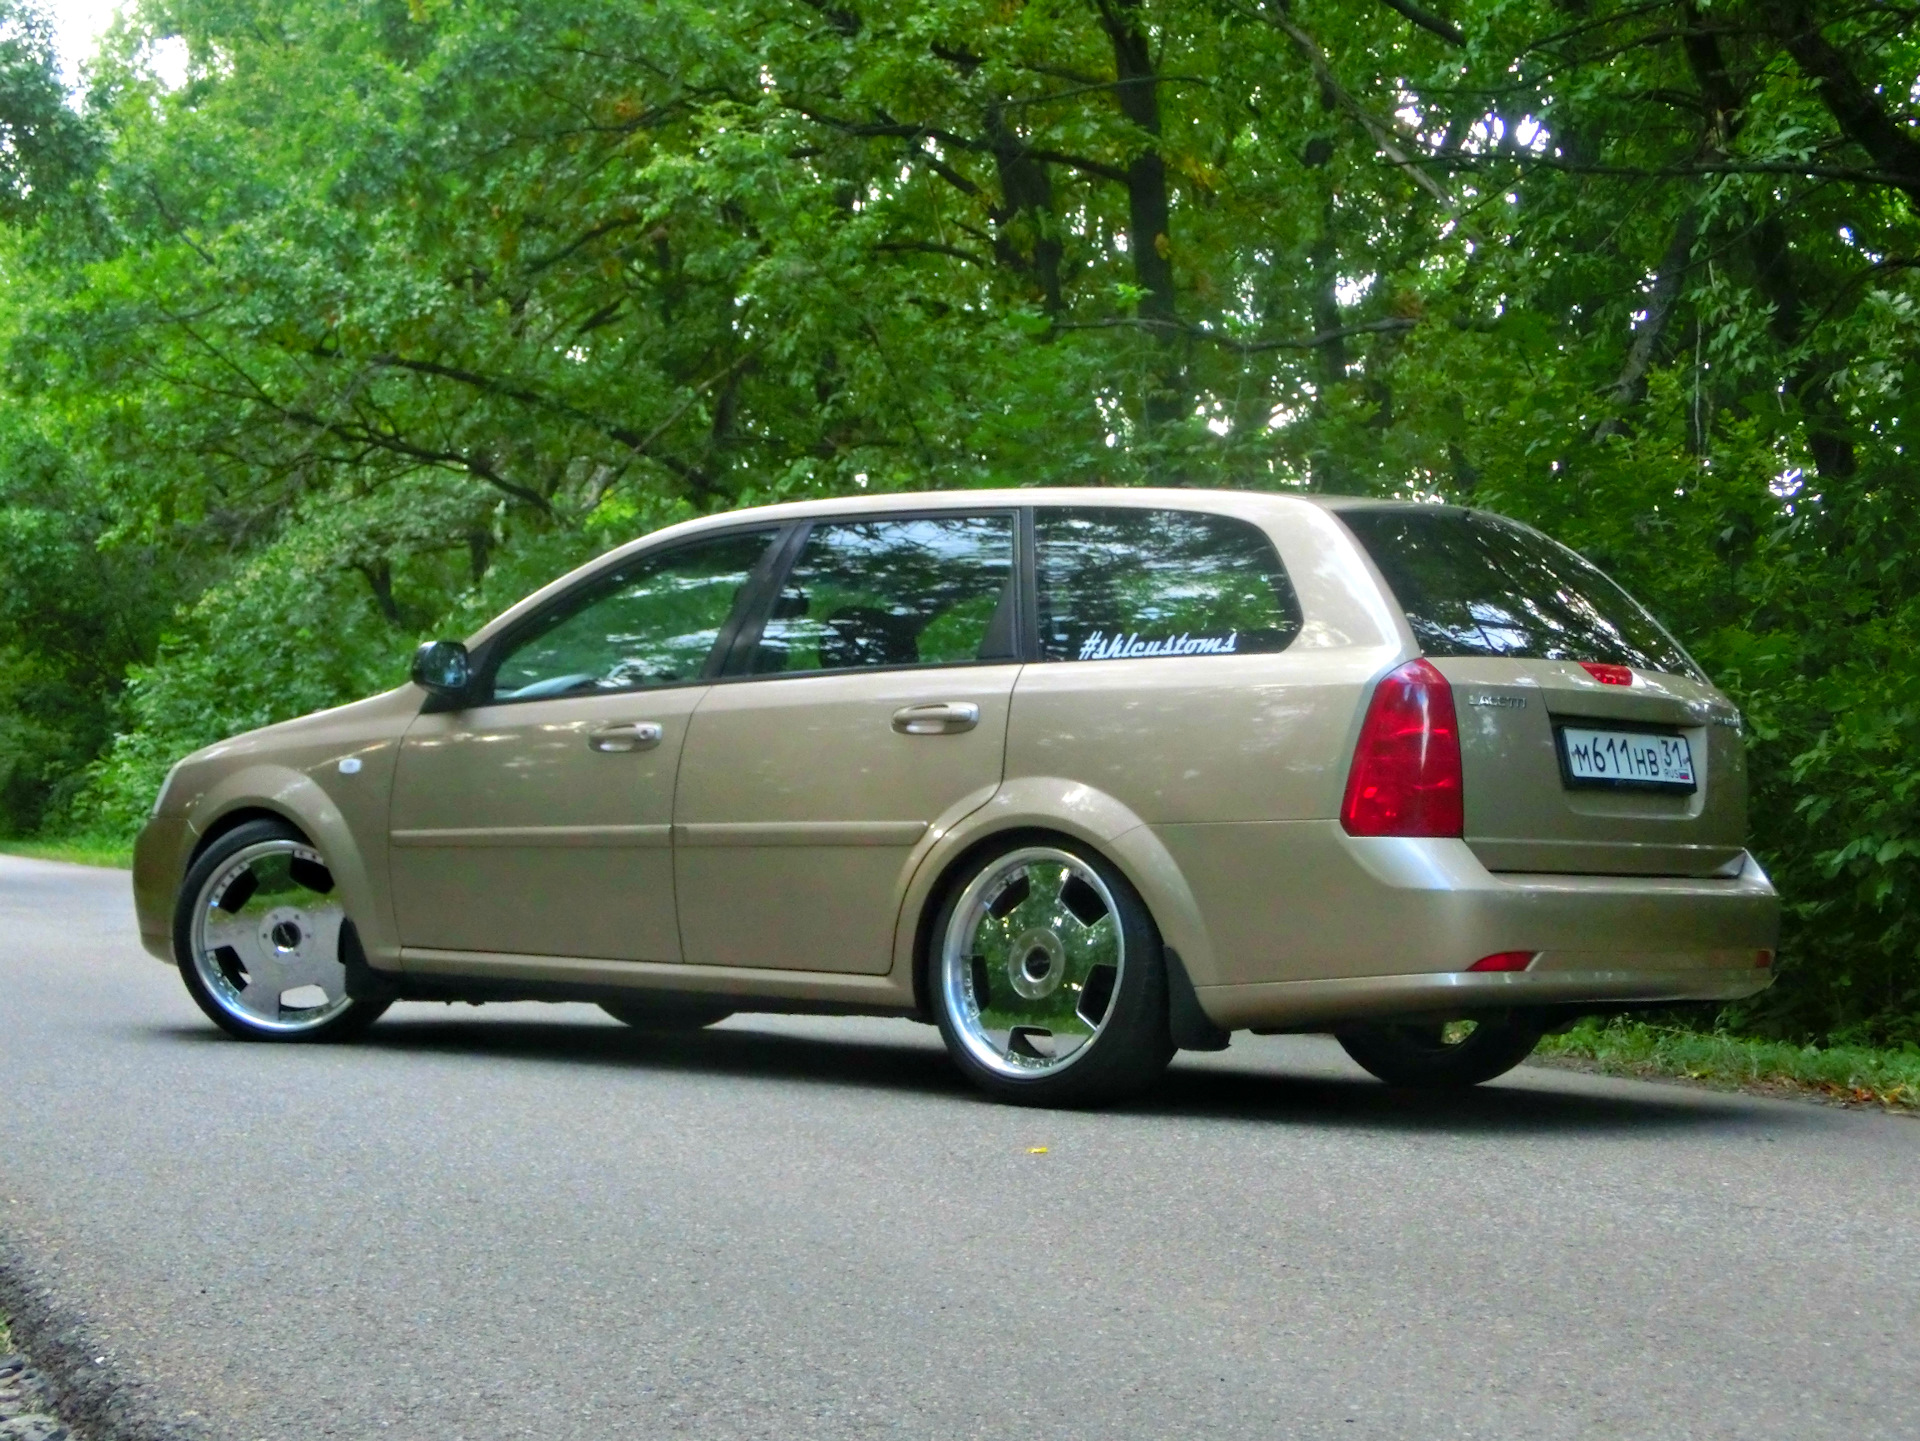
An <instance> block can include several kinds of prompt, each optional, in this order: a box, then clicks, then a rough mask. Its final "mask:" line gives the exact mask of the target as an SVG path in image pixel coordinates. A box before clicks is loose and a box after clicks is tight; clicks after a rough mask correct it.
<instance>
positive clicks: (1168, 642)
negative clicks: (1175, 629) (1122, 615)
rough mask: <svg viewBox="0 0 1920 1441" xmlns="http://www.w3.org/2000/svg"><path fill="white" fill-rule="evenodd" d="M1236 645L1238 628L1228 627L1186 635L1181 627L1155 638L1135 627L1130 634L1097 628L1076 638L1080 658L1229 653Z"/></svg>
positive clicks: (1116, 658) (1098, 658)
mask: <svg viewBox="0 0 1920 1441" xmlns="http://www.w3.org/2000/svg"><path fill="white" fill-rule="evenodd" d="M1239 649H1240V632H1239V631H1237V630H1234V631H1228V632H1227V633H1226V634H1225V635H1189V634H1188V633H1187V632H1185V631H1182V632H1180V634H1179V635H1170V636H1163V637H1161V638H1160V639H1158V640H1142V639H1140V633H1139V632H1138V631H1135V632H1133V633H1132V634H1131V635H1115V636H1109V635H1108V634H1107V633H1106V632H1105V631H1103V630H1097V631H1095V632H1094V633H1093V634H1092V635H1090V636H1088V637H1087V638H1086V639H1085V640H1083V641H1081V642H1080V659H1081V660H1130V659H1132V658H1133V657H1134V656H1140V655H1232V654H1234V653H1235V652H1236V651H1238V650H1239Z"/></svg>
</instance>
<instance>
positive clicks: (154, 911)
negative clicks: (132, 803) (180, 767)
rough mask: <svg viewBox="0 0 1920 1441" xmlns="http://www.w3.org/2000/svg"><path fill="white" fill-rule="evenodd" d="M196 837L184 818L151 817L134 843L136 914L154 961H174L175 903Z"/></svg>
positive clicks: (170, 963) (141, 937)
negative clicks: (176, 892)
mask: <svg viewBox="0 0 1920 1441" xmlns="http://www.w3.org/2000/svg"><path fill="white" fill-rule="evenodd" d="M193 841H194V835H193V830H192V827H190V826H189V825H188V824H187V818H186V817H185V816H184V815H158V816H154V817H152V818H151V819H150V820H149V821H148V822H147V823H146V825H145V826H143V827H142V828H141V830H140V834H139V836H138V837H137V838H136V839H135V841H134V843H133V911H134V915H135V916H136V917H137V918H138V919H139V922H140V944H141V945H143V946H145V947H146V948H147V953H148V954H149V955H151V956H152V957H153V958H154V959H155V960H160V961H165V962H166V963H167V964H168V965H170V966H171V965H173V964H175V962H174V958H173V901H174V893H175V891H177V890H178V889H179V886H180V877H181V875H182V874H183V873H184V872H185V871H186V858H187V855H188V853H189V852H190V851H191V850H192V847H193Z"/></svg>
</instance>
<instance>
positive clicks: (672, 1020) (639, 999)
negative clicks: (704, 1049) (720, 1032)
mask: <svg viewBox="0 0 1920 1441" xmlns="http://www.w3.org/2000/svg"><path fill="white" fill-rule="evenodd" d="M600 1009H601V1010H603V1011H605V1012H606V1013H607V1014H608V1015H609V1016H612V1017H613V1018H614V1019H615V1020H616V1021H622V1022H624V1023H625V1024H627V1025H629V1026H632V1027H633V1028H634V1029H635V1030H636V1031H697V1030H700V1029H701V1028H702V1027H705V1026H711V1025H715V1024H716V1023H718V1022H720V1021H724V1020H726V1018H727V1017H728V1016H731V1015H732V1014H733V1007H732V1006H729V1005H728V1004H727V1003H726V1002H724V1001H708V1000H703V999H701V998H700V997H698V996H674V995H660V996H647V995H639V996H635V997H634V998H633V999H632V1000H630V1001H602V1002H601V1003H600Z"/></svg>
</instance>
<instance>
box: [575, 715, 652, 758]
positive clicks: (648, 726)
mask: <svg viewBox="0 0 1920 1441" xmlns="http://www.w3.org/2000/svg"><path fill="white" fill-rule="evenodd" d="M663 734H664V732H663V731H662V730H661V729H660V726H659V724H658V723H657V722H655V721H621V722H619V723H617V724H615V725H604V726H595V727H594V728H593V729H592V730H590V731H588V732H587V749H589V750H596V751H650V750H652V749H653V748H654V747H655V746H657V745H659V744H660V737H661V736H662V735H663Z"/></svg>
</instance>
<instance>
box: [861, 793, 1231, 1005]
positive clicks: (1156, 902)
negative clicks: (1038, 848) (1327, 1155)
mask: <svg viewBox="0 0 1920 1441" xmlns="http://www.w3.org/2000/svg"><path fill="white" fill-rule="evenodd" d="M1035 830H1042V831H1053V832H1056V833H1058V834H1060V835H1063V836H1067V837H1070V838H1071V839H1073V840H1077V841H1080V842H1082V843H1083V844H1085V845H1087V846H1089V847H1091V848H1092V849H1093V850H1096V851H1098V852H1099V853H1100V854H1101V855H1103V856H1105V857H1106V858H1107V860H1109V861H1111V862H1112V863H1113V864H1114V865H1115V866H1117V867H1119V869H1120V873H1121V874H1122V875H1124V876H1125V877H1126V878H1127V880H1128V881H1129V882H1130V883H1131V884H1132V886H1133V888H1134V889H1135V890H1136V891H1138V892H1139V893H1140V898H1141V899H1142V900H1144V901H1145V902H1146V903H1147V910H1148V911H1149V912H1150V913H1151V914H1152V916H1153V919H1154V924H1155V925H1157V926H1158V927H1159V928H1160V936H1161V939H1162V940H1163V941H1165V942H1166V944H1167V945H1168V946H1170V947H1171V948H1172V949H1174V950H1175V951H1177V952H1179V954H1180V959H1181V960H1182V961H1183V962H1184V963H1185V965H1186V969H1187V974H1188V975H1189V976H1190V977H1191V978H1192V981H1193V984H1194V985H1195V986H1196V987H1198V986H1204V985H1208V984H1210V983H1211V980H1212V978H1213V977H1214V976H1215V974H1216V970H1215V966H1214V960H1213V946H1212V943H1211V942H1210V941H1209V940H1208V938H1207V929H1206V926H1205V925H1204V924H1203V923H1202V921H1201V919H1200V909H1199V907H1198V906H1197V905H1196V904H1195V902H1194V899H1193V892H1192V890H1191V889H1190V888H1189V887H1188V885H1187V881H1186V877H1185V876H1184V875H1182V874H1181V871H1180V868H1179V866H1177V865H1175V864H1174V860H1173V857H1172V856H1171V855H1170V854H1169V853H1168V852H1167V849H1166V847H1165V846H1163V845H1162V844H1161V843H1160V839H1159V837H1158V836H1156V835H1155V834H1154V833H1153V831H1152V829H1151V828H1150V827H1148V826H1147V825H1146V823H1145V822H1143V821H1142V820H1141V819H1140V817H1139V816H1138V815H1136V814H1135V813H1134V812H1133V811H1132V810H1131V809H1129V808H1128V807H1127V806H1125V805H1122V804H1121V803H1120V802H1119V801H1117V800H1115V799H1114V798H1113V797H1112V796H1110V795H1107V794H1106V793H1105V792H1102V791H1097V790H1094V789H1093V788H1092V787H1090V786H1087V785H1084V784H1082V783H1081V782H1079V781H1073V780H1067V779H1065V778H1063V777H1059V776H1025V777H1022V778H1021V779H1019V780H1016V781H1008V782H1007V783H1006V784H1004V785H1002V786H1001V787H1000V788H999V789H998V790H997V791H995V792H994V794H993V797H992V799H990V800H989V801H987V803H986V804H985V805H982V806H979V807H977V808H975V809H973V810H971V811H970V812H969V813H968V814H966V815H965V816H963V817H961V818H960V819H958V820H956V821H954V822H953V823H952V824H951V825H950V826H949V827H948V828H947V829H945V830H944V831H942V832H940V833H939V834H938V835H937V836H935V837H934V838H933V839H932V840H931V842H930V843H929V844H927V846H926V848H925V850H924V852H923V853H922V855H921V857H920V861H919V865H918V866H917V867H916V868H915V870H914V872H913V876H912V879H911V880H910V881H909V882H908V884H907V890H906V895H905V897H904V899H903V901H902V904H901V908H900V917H899V921H898V923H897V924H896V926H895V928H894V953H893V971H892V976H893V978H894V980H895V983H896V984H900V985H902V986H903V988H904V987H905V986H906V985H910V984H912V983H913V981H914V979H915V972H916V970H917V968H918V963H919V950H920V945H921V939H922V936H923V931H924V926H925V925H926V924H928V923H930V922H931V919H932V916H931V912H932V910H933V908H934V907H935V906H937V905H938V904H939V902H940V900H941V898H942V897H943V896H944V895H945V888H946V885H947V882H948V880H949V879H950V876H951V872H952V869H953V866H954V864H955V862H957V861H959V860H960V859H961V857H963V856H964V855H965V854H966V853H967V852H968V851H970V850H972V849H973V848H974V847H975V846H978V845H980V844H981V843H982V842H986V841H990V840H992V839H993V838H994V837H995V836H996V835H1003V834H1007V835H1010V834H1013V833H1016V832H1019V831H1035ZM922 999H924V998H922Z"/></svg>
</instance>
